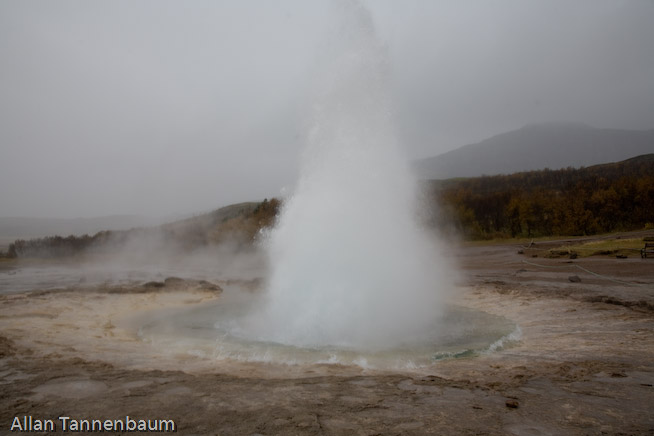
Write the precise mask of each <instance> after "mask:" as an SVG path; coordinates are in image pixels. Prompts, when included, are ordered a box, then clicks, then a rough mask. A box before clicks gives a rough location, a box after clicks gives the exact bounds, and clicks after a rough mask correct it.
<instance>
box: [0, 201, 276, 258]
mask: <svg viewBox="0 0 654 436" xmlns="http://www.w3.org/2000/svg"><path fill="white" fill-rule="evenodd" d="M278 208H279V201H278V200H276V199H272V200H270V201H268V200H264V201H263V202H260V203H256V202H249V203H239V204H233V205H230V206H226V207H223V208H220V209H217V210H215V211H213V212H209V213H205V214H202V215H198V216H195V217H192V218H187V219H183V220H180V221H176V222H172V223H168V224H163V225H160V226H155V227H143V228H133V229H130V230H123V231H106V230H105V231H100V232H97V233H95V234H94V235H92V236H90V235H88V234H85V235H81V236H80V235H69V236H65V237H63V236H47V237H41V238H32V239H28V240H24V239H18V240H16V241H14V242H13V243H11V244H9V247H8V249H7V252H6V253H4V255H5V256H6V257H62V256H76V255H82V254H97V253H107V252H119V251H121V250H122V251H142V252H149V253H161V252H190V251H193V250H196V249H199V248H203V247H207V246H211V245H219V244H222V243H230V244H235V245H236V246H242V247H245V246H250V245H252V243H253V242H254V241H256V239H257V237H258V235H259V231H260V230H261V229H262V228H265V227H270V226H272V224H273V222H274V219H275V216H276V214H277V211H278ZM2 255H3V254H2V253H0V256H2Z"/></svg>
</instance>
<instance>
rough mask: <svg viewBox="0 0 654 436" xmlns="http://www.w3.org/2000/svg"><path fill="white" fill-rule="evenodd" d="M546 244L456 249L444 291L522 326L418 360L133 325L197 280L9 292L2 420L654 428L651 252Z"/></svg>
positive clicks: (185, 302) (196, 299)
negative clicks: (296, 360) (549, 253)
mask: <svg viewBox="0 0 654 436" xmlns="http://www.w3.org/2000/svg"><path fill="white" fill-rule="evenodd" d="M556 244H557V243H551V245H552V246H555V245H556ZM547 248H548V246H547V244H543V243H537V244H536V245H535V246H531V247H530V248H525V247H519V246H515V245H489V246H479V245H476V246H465V247H463V248H461V249H460V250H454V251H452V253H456V255H454V254H453V256H456V258H457V260H458V263H459V264H460V265H461V266H462V270H463V271H464V273H463V274H462V276H461V279H460V283H459V287H458V288H457V293H456V295H454V296H453V300H454V302H455V303H456V304H459V305H462V306H465V307H468V308H470V309H474V310H480V311H484V312H487V313H489V314H492V315H498V316H502V317H505V318H507V319H510V320H512V321H514V322H515V323H517V324H518V325H519V326H520V328H521V331H522V336H521V338H520V340H519V341H518V342H517V343H514V344H513V345H512V346H510V347H507V348H504V349H502V350H499V351H496V352H493V353H488V354H483V355H479V356H476V357H470V358H459V359H449V360H442V361H438V362H436V363H435V364H433V365H431V366H428V367H424V368H420V369H415V370H390V371H389V370H384V371H382V370H371V369H365V368H361V367H358V366H344V365H337V364H317V365H291V366H289V365H275V364H274V363H246V362H233V361H232V362H229V361H215V360H211V359H207V358H206V356H202V355H193V354H189V353H180V352H179V350H172V349H165V348H164V349H162V348H160V347H159V348H158V347H154V346H152V344H151V343H148V342H144V341H143V340H142V338H140V337H139V336H138V335H137V334H136V330H135V329H134V324H133V320H134V319H139V317H140V316H141V315H142V316H143V317H146V316H150V315H151V314H152V313H159V314H165V313H166V311H176V310H179V309H180V308H188V307H194V306H198V307H200V306H201V305H203V304H207V303H211V302H215V301H218V299H220V297H221V293H220V291H219V290H218V289H216V288H215V287H212V286H211V285H210V284H208V282H203V281H192V280H183V281H177V282H175V281H172V282H169V283H163V282H161V284H163V286H160V285H159V284H157V283H155V284H151V285H150V286H143V285H142V284H136V283H110V284H89V285H88V286H86V285H85V284H84V283H81V284H77V285H75V286H72V287H71V286H69V287H66V288H64V289H59V290H56V289H55V290H45V291H40V292H39V291H36V292H17V293H16V292H14V293H7V294H5V295H2V296H0V331H1V337H0V384H1V388H0V434H9V433H10V431H9V430H10V427H11V424H12V421H13V420H14V417H19V418H21V419H22V417H23V416H32V417H33V418H34V419H52V420H55V421H56V419H57V417H59V416H70V417H76V418H79V419H81V418H86V419H124V417H125V415H129V416H130V417H132V418H134V419H172V420H174V421H175V423H176V425H177V427H178V431H179V433H180V434H216V435H232V434H236V435H240V434H243V435H253V434H263V435H275V434H280V435H294V434H297V435H305V434H307V435H309V434H311V435H313V434H315V435H341V434H342V435H350V434H360V435H379V434H383V435H386V434H388V435H402V434H415V435H422V434H437V435H449V434H451V435H461V434H464V435H465V434H471V435H472V434H475V435H479V434H489V435H498V434H509V435H511V434H514V435H560V434H564V435H565V434H571V435H596V434H623V435H631V434H654V407H653V406H654V386H653V385H654V259H641V258H640V257H639V256H637V255H636V256H630V257H629V258H627V259H616V258H611V257H601V258H599V257H591V258H583V259H582V258H579V259H569V258H566V257H562V258H558V259H548V258H544V257H543V254H544V253H545V252H546V249H547ZM519 250H522V251H523V253H522V254H519V253H518V251H519ZM534 255H535V256H536V257H533V256H534ZM6 271H9V270H8V269H5V271H4V272H3V273H6ZM572 277H576V278H572ZM571 280H572V281H571ZM215 283H216V284H218V285H220V286H222V287H224V288H226V287H229V286H236V287H241V288H244V289H245V288H248V289H256V287H257V282H256V281H246V282H238V281H234V280H232V281H228V280H225V279H224V278H223V280H222V281H220V280H217V281H215ZM171 313H172V312H171ZM130 320H131V321H130ZM57 433H58V434H62V433H63V432H62V431H61V427H60V426H59V431H58V432H57Z"/></svg>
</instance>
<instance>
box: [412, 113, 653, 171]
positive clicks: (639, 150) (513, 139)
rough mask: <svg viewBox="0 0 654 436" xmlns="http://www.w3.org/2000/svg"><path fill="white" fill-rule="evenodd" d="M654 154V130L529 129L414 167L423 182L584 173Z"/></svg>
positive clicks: (579, 126) (565, 125)
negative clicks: (535, 172) (580, 169)
mask: <svg viewBox="0 0 654 436" xmlns="http://www.w3.org/2000/svg"><path fill="white" fill-rule="evenodd" d="M649 153H654V129H652V130H620V129H599V128H595V127H590V126H587V125H584V124H574V123H547V124H530V125H526V126H524V127H523V128H521V129H518V130H513V131H510V132H506V133H502V134H500V135H496V136H493V137H491V138H488V139H485V140H483V141H481V142H479V143H477V144H470V145H465V146H463V147H460V148H457V149H456V150H452V151H449V152H447V153H443V154H441V155H438V156H435V157H429V158H425V159H420V160H418V161H415V162H414V168H415V170H416V172H417V174H418V176H419V177H420V178H422V179H448V178H453V177H477V176H481V175H495V174H512V173H516V172H520V171H531V170H539V169H544V168H549V169H560V168H567V167H575V168H578V167H586V166H591V165H597V164H602V163H608V162H618V161H622V160H625V159H629V158H631V157H634V156H639V155H644V154H649Z"/></svg>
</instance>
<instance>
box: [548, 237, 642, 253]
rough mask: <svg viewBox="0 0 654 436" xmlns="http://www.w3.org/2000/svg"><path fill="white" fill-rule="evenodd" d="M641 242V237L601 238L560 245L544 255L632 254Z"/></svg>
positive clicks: (638, 249)
mask: <svg viewBox="0 0 654 436" xmlns="http://www.w3.org/2000/svg"><path fill="white" fill-rule="evenodd" d="M643 244H644V242H643V238H629V239H617V238H612V239H602V240H599V241H590V242H586V243H581V244H575V245H562V246H560V247H557V248H553V249H551V250H550V251H549V255H547V256H546V257H560V256H570V255H574V256H575V257H589V256H629V255H632V256H633V255H637V254H638V253H639V252H640V249H641V248H643Z"/></svg>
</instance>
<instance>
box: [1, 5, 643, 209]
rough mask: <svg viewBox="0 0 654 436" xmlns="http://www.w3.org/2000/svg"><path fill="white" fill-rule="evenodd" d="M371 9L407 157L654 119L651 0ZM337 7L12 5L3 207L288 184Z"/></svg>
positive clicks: (234, 198)
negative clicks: (542, 132) (553, 126)
mask: <svg viewBox="0 0 654 436" xmlns="http://www.w3.org/2000/svg"><path fill="white" fill-rule="evenodd" d="M365 4H366V5H367V7H369V9H370V11H371V16H372V19H373V21H374V22H375V28H376V29H377V33H378V36H379V38H380V40H381V42H382V44H383V45H384V46H385V47H386V50H387V51H388V54H389V56H388V59H389V75H390V81H389V82H390V88H391V89H390V92H391V94H392V96H393V100H394V105H393V112H394V116H395V119H396V121H397V124H398V127H399V135H400V139H401V141H400V142H401V143H402V146H403V147H404V148H405V149H406V155H407V157H408V158H409V159H413V158H419V157H425V156H434V155H437V154H439V153H441V152H444V151H446V150H449V149H453V148H456V147H458V146H461V145H464V144H467V143H470V142H475V141H479V140H481V139H484V138H486V137H489V136H491V135H494V134H497V133H501V132H504V131H508V130H512V129H515V128H518V127H521V126H522V125H525V124H528V123H538V122H545V121H560V120H564V121H571V122H583V123H587V124H589V125H593V126H596V127H613V128H629V129H646V128H651V127H652V125H651V120H652V119H654V86H653V85H652V81H651V77H653V76H654V48H653V47H652V44H651V43H650V42H651V41H652V40H654V30H653V29H652V26H651V22H652V21H653V18H654V5H653V4H652V3H651V2H639V1H629V2H612V1H577V2H574V3H572V4H571V3H569V2H549V1H530V2H522V3H520V4H515V3H511V2H493V3H492V4H490V3H485V2H473V3H469V2H467V3H465V4H461V3H459V2H450V3H444V2H421V1H409V2H393V1H390V0H389V1H374V2H373V1H368V2H365ZM331 5H332V2H329V1H320V2H303V1H299V0H287V1H283V2H275V3H274V4H273V3H266V2H256V1H252V2H208V1H207V2H193V3H178V2H172V1H143V2H138V3H133V2H127V1H118V2H93V3H79V2H73V1H62V2H57V3H56V4H55V3H50V2H45V1H43V2H38V1H37V2H3V3H2V4H0V58H1V59H2V64H3V68H1V69H0V96H1V98H0V157H1V158H0V216H34V217H61V218H72V217H92V216H103V215H115V214H126V215H132V214H135V215H145V216H166V215H170V214H179V213H182V214H184V213H194V212H200V211H207V210H213V209H215V208H217V207H219V206H221V205H226V204H230V203H236V202H240V201H244V200H262V199H263V198H266V197H268V198H270V197H272V196H279V195H280V194H281V193H283V192H289V190H292V188H293V183H294V180H296V176H297V172H298V163H299V150H300V149H301V148H302V146H303V144H304V143H305V142H306V133H305V132H306V124H307V120H306V116H307V113H306V112H307V105H308V101H309V99H310V92H309V90H310V89H311V87H312V86H313V84H312V80H313V79H312V78H313V77H314V74H313V73H314V72H315V70H314V68H315V65H316V64H317V63H316V60H317V59H319V58H320V57H321V55H322V54H324V52H326V51H328V50H329V49H330V48H329V47H328V46H327V45H325V43H324V42H323V41H324V40H325V39H324V36H325V34H328V33H329V32H330V31H332V29H331V28H330V26H333V22H331V21H330V20H327V19H325V17H326V16H328V14H329V8H330V7H331ZM284 189H285V190H284Z"/></svg>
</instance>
